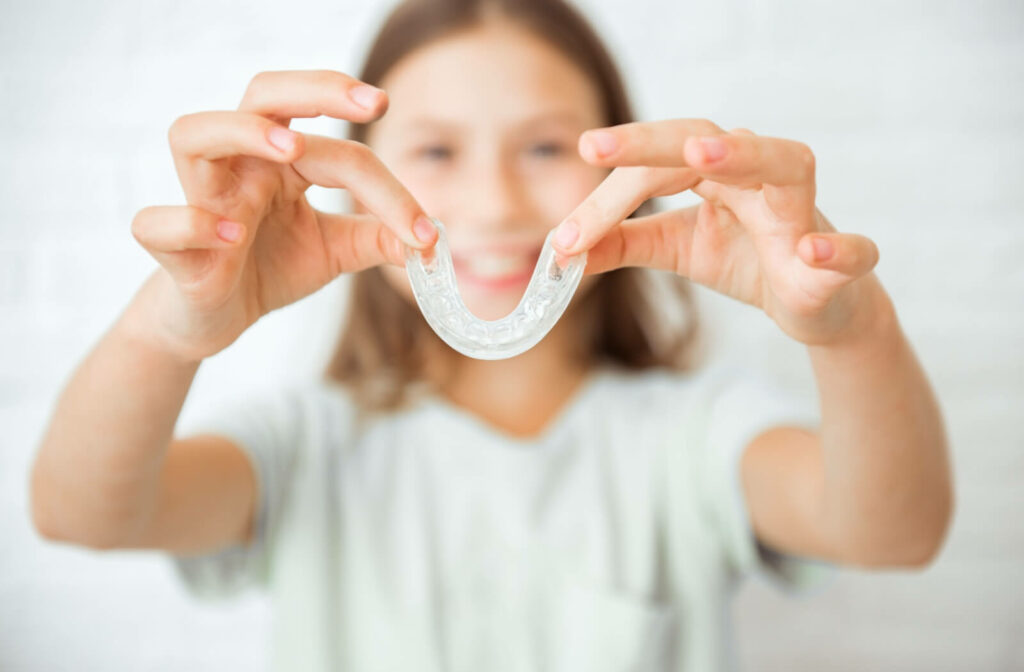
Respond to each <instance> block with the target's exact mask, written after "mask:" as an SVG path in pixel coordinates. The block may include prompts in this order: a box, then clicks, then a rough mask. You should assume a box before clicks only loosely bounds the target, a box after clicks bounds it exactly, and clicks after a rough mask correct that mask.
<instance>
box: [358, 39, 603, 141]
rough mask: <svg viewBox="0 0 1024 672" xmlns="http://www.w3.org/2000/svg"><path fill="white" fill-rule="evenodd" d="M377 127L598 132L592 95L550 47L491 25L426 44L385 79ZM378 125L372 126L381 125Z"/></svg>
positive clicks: (597, 112) (597, 104)
mask: <svg viewBox="0 0 1024 672" xmlns="http://www.w3.org/2000/svg"><path fill="white" fill-rule="evenodd" d="M381 86H382V87H383V88H384V89H385V90H386V91H387V92H388V97H389V101H390V103H389V106H388V112H387V114H385V115H384V117H383V119H381V121H380V122H378V124H379V125H382V126H389V127H393V128H394V127H402V126H408V125H415V124H421V123H422V122H423V120H425V119H429V120H433V121H435V122H440V123H451V124H458V125H474V126H480V125H496V126H499V127H507V126H512V125H516V124H520V123H523V122H524V121H526V120H529V119H536V118H539V117H549V118H553V119H561V120H562V121H570V122H571V121H572V120H575V121H576V122H577V123H578V124H580V125H583V126H586V127H591V126H599V125H601V105H600V98H599V96H598V93H597V90H596V87H595V86H594V84H593V83H592V82H591V80H590V79H589V78H588V77H587V75H585V74H584V73H583V71H582V70H581V69H580V68H579V67H578V66H576V64H575V63H573V62H572V60H571V59H569V58H568V57H566V56H565V55H563V54H562V52H561V51H559V50H558V49H557V48H556V47H555V46H553V45H551V44H549V43H548V42H547V41H545V40H544V39H542V38H540V37H538V36H536V35H535V34H533V33H531V32H530V31H528V30H526V29H524V28H521V27H519V26H516V25H515V24H513V23H511V22H509V21H507V20H506V21H490V22H487V23H484V24H482V25H480V26H477V27H474V28H472V29H468V30H465V31H460V32H458V33H455V34H453V35H451V36H448V37H445V38H442V39H439V40H436V41H434V42H431V43H429V44H427V45H425V46H424V47H422V48H420V49H418V50H416V51H414V52H412V53H411V54H409V55H408V56H406V57H405V58H403V59H402V60H401V61H399V63H398V64H397V65H396V66H395V67H394V68H393V69H392V70H391V71H390V72H389V73H388V74H387V76H386V77H385V78H384V80H383V81H382V82H381ZM378 124H375V125H378Z"/></svg>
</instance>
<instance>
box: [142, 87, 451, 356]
mask: <svg viewBox="0 0 1024 672" xmlns="http://www.w3.org/2000/svg"><path fill="white" fill-rule="evenodd" d="M386 108H387V100H386V95H385V94H384V92H383V91H380V90H379V89H376V88H374V87H371V86H368V85H365V84H363V83H362V82H359V81H358V80H355V79H353V78H351V77H349V76H347V75H344V74H342V73H340V72H332V71H294V72H288V71H282V72H264V73H260V74H258V75H256V77H254V78H253V79H252V81H251V82H250V84H249V86H248V88H247V90H246V92H245V95H244V97H243V100H242V102H241V105H239V108H238V110H237V111H212V112H198V113H195V114H188V115H185V116H183V117H180V118H178V119H177V120H176V121H175V122H174V124H173V125H172V126H171V128H170V132H169V134H168V137H169V141H170V145H171V150H172V154H173V157H174V164H175V167H176V169H177V173H178V178H179V180H180V182H181V185H182V187H183V188H184V191H185V197H186V200H187V202H188V205H187V206H160V207H148V208H145V209H143V210H141V211H140V212H139V213H138V214H137V215H136V217H135V219H134V221H133V222H132V234H133V235H134V236H135V238H136V239H137V240H138V241H139V243H141V244H142V246H143V247H145V248H146V250H147V251H148V252H149V253H150V254H151V255H152V256H153V257H154V258H155V259H156V260H157V262H159V263H160V265H161V267H162V268H160V269H158V270H157V271H156V272H155V273H154V274H153V276H151V278H150V279H149V280H148V281H147V284H146V286H145V291H144V292H143V293H144V294H145V296H144V297H139V298H138V301H139V302H142V303H144V304H146V305H145V306H144V309H141V310H142V312H141V313H134V312H133V315H138V314H141V315H143V316H144V317H142V318H141V319H143V321H144V322H146V323H147V325H152V327H154V328H155V330H156V333H157V335H158V338H159V340H160V341H161V343H162V344H163V345H165V346H167V347H169V348H171V349H172V350H173V351H174V352H175V353H177V354H179V355H181V356H182V357H183V358H186V359H190V360H198V359H202V358H203V357H207V356H209V355H212V354H214V353H216V352H218V351H220V350H222V349H223V348H225V347H227V346H228V345H230V344H231V343H232V342H234V341H235V339H237V338H238V336H239V335H240V334H241V333H242V332H243V331H244V330H245V329H246V328H248V327H249V326H250V325H251V324H253V323H254V322H255V321H256V320H257V319H259V318H260V317H261V316H263V315H264V314H266V313H268V312H270V311H271V310H274V309H276V308H280V307H282V306H285V305H287V304H289V303H292V302H294V301H297V300H298V299H300V298H302V297H304V296H306V295H308V294H310V293H312V292H314V291H315V290H317V289H319V288H320V287H322V286H324V285H325V284H327V283H328V282H329V281H330V280H332V279H333V278H335V277H336V276H337V275H338V274H340V273H343V272H352V271H358V270H361V269H363V268H367V267H369V266H374V265H377V264H381V263H385V262H389V263H394V264H399V265H401V264H403V263H404V257H403V250H402V246H401V242H404V243H405V244H407V245H410V246H412V247H416V248H420V249H424V248H428V247H429V246H430V245H433V243H434V241H435V240H436V232H435V231H434V228H433V226H432V225H431V224H430V222H429V221H428V220H426V217H425V215H424V213H423V211H422V209H421V208H420V206H419V204H418V203H417V202H416V200H415V199H414V198H413V197H412V195H411V194H409V192H408V191H407V190H406V189H405V188H404V187H403V186H402V185H401V184H400V183H399V182H398V180H397V179H396V178H395V177H394V176H393V175H392V174H391V173H390V172H389V171H388V170H387V169H386V168H385V167H384V165H383V164H382V163H381V161H380V160H379V159H378V158H377V157H376V156H375V155H374V154H373V153H371V152H370V150H369V149H367V147H366V146H365V145H363V144H361V143H357V142H352V141H348V140H338V139H334V138H327V137H322V136H317V135H306V134H302V133H297V132H295V131H292V130H290V129H288V124H289V123H290V122H291V119H292V118H295V117H315V116H318V115H321V114H323V115H327V116H330V117H334V118H337V119H347V120H349V121H355V122H367V121H372V120H373V119H375V118H377V117H379V116H380V115H381V114H383V112H384V110H385V109H386ZM312 184H318V185H321V186H324V187H344V188H347V189H348V190H349V191H350V192H351V193H352V195H353V196H354V197H355V198H356V199H357V200H358V201H359V202H360V203H361V204H362V205H363V206H364V207H365V208H366V210H368V211H369V212H370V213H371V214H367V215H333V214H327V213H323V212H319V211H317V210H315V209H314V208H313V207H312V206H310V204H309V202H308V201H307V200H306V196H305V192H306V189H308V188H309V186H310V185H312ZM420 220H422V221H420ZM417 222H419V223H418V224H417ZM414 225H415V226H416V230H417V231H424V232H425V235H424V238H423V240H424V241H426V242H423V241H421V240H419V239H418V238H417V237H416V235H414Z"/></svg>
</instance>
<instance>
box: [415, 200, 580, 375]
mask: <svg viewBox="0 0 1024 672" xmlns="http://www.w3.org/2000/svg"><path fill="white" fill-rule="evenodd" d="M431 221H432V222H433V223H434V226H435V227H436V228H437V234H438V236H437V243H435V245H434V248H433V254H432V255H431V256H430V258H429V259H426V260H424V258H423V255H422V254H421V253H420V251H419V250H417V249H415V248H412V247H408V246H406V248H405V271H406V273H407V274H408V275H409V282H410V284H411V285H412V293H413V295H414V296H415V297H416V303H417V304H419V307H420V310H421V311H423V317H425V318H426V320H427V323H428V324H429V325H430V326H431V328H433V330H434V331H435V332H437V335H438V336H440V337H441V338H442V340H444V342H445V343H447V344H448V345H450V346H451V347H452V348H454V349H455V350H457V351H459V352H461V353H462V354H464V355H466V356H468V357H474V358H476V359H505V358H508V357H515V356H516V355H518V354H520V353H522V352H525V351H527V350H529V349H530V348H532V347H533V346H535V345H536V344H537V343H538V342H540V340H541V339H542V338H544V336H545V335H546V334H547V333H548V332H549V331H550V330H551V327H553V326H554V325H555V322H557V321H558V318H559V317H561V316H562V313H563V312H565V309H566V307H567V306H568V305H569V300H570V299H572V295H573V293H574V292H575V291H576V288H577V287H578V286H579V284H580V279H581V278H582V277H583V268H584V266H586V265H587V253H586V252H582V253H580V254H577V255H575V256H573V257H570V258H569V259H568V260H567V262H566V266H565V267H564V268H560V267H559V266H558V263H557V262H556V261H555V250H554V248H553V247H551V236H552V235H553V234H554V230H552V231H551V232H550V233H548V236H547V238H545V239H544V246H543V247H542V248H541V251H540V259H538V260H537V265H536V267H534V269H533V276H532V277H531V278H530V283H529V284H528V285H527V287H526V292H525V293H524V294H523V298H522V299H521V300H520V301H519V305H518V306H516V308H515V310H513V311H512V312H511V313H509V314H508V315H506V316H505V317H503V318H501V319H498V320H481V319H480V318H478V317H477V316H476V315H474V314H473V313H471V312H469V309H468V308H466V304H465V303H463V301H462V296H460V295H459V289H458V286H457V285H456V283H455V269H454V268H453V266H452V255H451V251H450V250H449V249H448V238H447V236H446V235H445V230H444V226H443V225H442V224H441V222H440V221H439V220H437V219H433V220H431Z"/></svg>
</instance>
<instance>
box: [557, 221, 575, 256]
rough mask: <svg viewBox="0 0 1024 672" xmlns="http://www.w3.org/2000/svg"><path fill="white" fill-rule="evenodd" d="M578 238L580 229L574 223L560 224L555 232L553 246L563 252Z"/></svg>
mask: <svg viewBox="0 0 1024 672" xmlns="http://www.w3.org/2000/svg"><path fill="white" fill-rule="evenodd" d="M579 237H580V227H579V225H578V224H577V223H576V222H574V221H572V220H570V221H568V222H562V224H561V225H560V226H559V227H558V231H555V244H556V245H558V246H559V247H561V248H562V249H564V250H568V249H569V248H570V247H571V246H572V244H573V243H575V242H576V239H577V238H579Z"/></svg>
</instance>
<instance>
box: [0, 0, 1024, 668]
mask: <svg viewBox="0 0 1024 672" xmlns="http://www.w3.org/2000/svg"><path fill="white" fill-rule="evenodd" d="M363 4H364V3H355V2H344V1H335V2H326V1H322V2H306V3H301V6H298V3H290V4H289V5H282V4H281V3H267V2H250V3H244V4H243V3H230V2H225V1H223V0H219V1H211V0H203V1H202V2H198V1H196V0H193V1H191V2H170V1H168V0H164V1H161V2H146V3H129V2H122V3H117V2H112V1H105V2H98V1H97V2H92V3H84V2H71V1H67V2H54V1H52V0H49V1H39V2H34V3H32V4H29V3H23V4H20V5H17V6H15V5H12V4H8V5H6V6H5V7H4V9H3V10H0V11H2V19H0V56H2V58H0V149H2V152H0V353H2V354H0V669H3V670H7V671H21V670H43V669H45V670H108V669H147V670H149V669H153V670H163V669H167V670H172V669H174V670H177V669H191V670H233V669H239V670H241V669H247V670H253V669H255V670H259V669H264V667H265V663H264V657H263V653H264V651H263V644H262V641H263V639H264V637H265V635H266V633H267V629H268V625H269V613H268V610H267V605H266V603H265V601H264V600H263V598H262V597H260V596H257V595H252V596H250V597H248V598H246V599H243V600H241V601H239V602H238V603H235V604H231V605H221V606H217V607H211V606H202V605H197V604H194V603H191V602H190V601H189V600H188V598H187V597H185V596H184V595H183V594H182V592H181V590H180V588H179V586H178V585H177V584H176V583H175V582H174V580H173V577H172V575H171V574H170V572H169V570H168V567H167V565H166V563H165V561H164V560H163V559H161V558H160V557H158V556H156V555H153V554H147V553H140V552H116V553H106V554H102V553H96V552H90V551H85V550H79V549H73V548H70V547H62V546H59V545H55V544H46V543H43V542H41V541H40V540H39V539H38V538H37V537H36V535H35V534H34V532H33V531H32V529H31V528H30V526H29V517H28V512H27V494H26V475H27V469H28V465H29V463H30V460H31V457H32V452H33V450H34V449H35V446H36V442H37V440H38V438H39V436H40V434H41V432H42V429H43V427H44V425H45V423H46V420H47V417H48V414H49V412H50V410H51V405H52V403H53V401H54V400H55V396H56V394H57V393H58V391H59V389H60V387H61V386H62V384H63V383H64V381H65V380H66V378H67V376H68V375H70V372H71V371H72V369H73V368H74V366H75V365H76V364H77V363H78V362H79V361H80V359H81V358H82V357H83V356H84V354H85V353H86V352H87V351H88V349H90V348H91V347H92V346H93V344H94V343H95V341H96V340H97V339H98V338H99V337H100V336H101V335H102V333H103V332H104V331H105V329H106V328H107V327H108V326H109V325H110V324H111V323H112V321H113V320H114V319H115V318H116V317H117V315H118V314H119V312H120V310H121V309H122V308H123V306H124V305H125V304H126V302H127V301H128V299H129V298H130V297H131V295H132V294H133V293H134V291H135V290H136V288H137V287H138V286H139V284H140V283H141V282H142V280H143V279H144V277H145V276H146V275H148V273H149V272H150V271H151V269H152V268H153V267H154V263H155V262H153V261H152V259H151V258H150V257H149V256H148V255H147V254H146V253H145V252H144V251H143V250H142V248H141V247H139V246H138V245H137V243H136V242H135V241H134V239H133V238H132V236H131V234H130V230H129V226H130V223H131V220H132V217H133V215H134V213H135V212H136V211H138V210H139V209H140V208H142V207H144V206H146V205H150V204H170V203H180V202H181V201H182V196H181V191H180V188H179V187H178V184H177V182H176V179H175V176H174V171H173V168H172V165H171V161H170V156H169V152H168V150H167V146H166V131H167V128H168V126H169V125H170V124H171V122H172V121H173V120H174V119H175V118H176V117H177V116H179V115H181V114H184V113H187V112H191V111H198V110H201V109H215V108H219V109H230V108H233V107H235V106H236V105H237V103H238V100H239V98H240V96H241V94H242V92H243V91H244V89H245V86H246V84H247V82H248V79H249V78H250V77H251V76H252V75H253V74H255V73H256V72H258V71H260V70H265V69H284V68H334V69H341V70H349V71H353V70H355V68H356V67H357V64H358V62H359V60H360V54H361V49H362V47H363V46H364V45H365V43H366V41H367V40H368V39H369V36H370V31H371V29H372V26H373V25H374V22H375V21H376V20H377V19H378V18H379V16H380V14H381V11H382V8H380V7H371V8H366V7H364V6H363ZM583 6H584V7H585V9H586V10H587V11H588V12H589V13H590V15H591V16H592V17H593V18H594V20H595V22H596V23H597V25H598V26H599V27H600V28H601V29H602V31H603V33H604V34H605V36H606V37H607V39H608V40H609V42H610V43H611V44H612V45H613V46H614V47H615V49H616V50H617V52H618V54H619V56H620V59H621V62H622V65H623V67H624V69H625V71H626V72H627V73H628V75H629V79H630V85H631V88H632V90H633V93H634V94H635V96H636V100H637V102H638V107H639V110H640V112H641V113H642V116H644V117H645V118H662V117H707V118H710V119H712V120H714V121H716V122H717V123H719V124H720V125H721V126H723V127H725V128H732V127H736V126H745V127H748V128H751V129H753V130H754V131H756V132H758V133H760V134H764V135H775V136H782V137H790V138H795V139H799V140H802V141H804V142H806V143H808V144H809V145H810V146H811V147H812V149H813V150H814V151H815V153H816V155H817V158H818V172H819V175H818V179H819V207H821V209H822V210H823V211H824V212H825V213H826V214H827V215H828V216H829V218H830V219H831V221H832V222H833V223H834V224H835V225H836V226H837V227H838V228H839V229H840V230H848V231H854V232H859V233H863V234H866V235H868V236H871V237H872V238H873V239H874V240H875V241H876V242H877V243H878V245H879V248H880V249H881V261H880V264H879V267H878V273H879V275H880V277H881V278H882V280H883V282H884V283H885V285H886V287H887V288H888V290H889V292H890V293H891V294H892V296H893V297H894V298H895V300H896V303H897V306H898V309H899V313H900V316H901V319H902V323H903V326H904V328H905V330H906V332H907V333H908V334H909V336H910V338H911V340H912V341H913V343H914V345H915V347H916V349H917V352H918V353H919V355H920V357H921V359H922V361H923V363H924V365H925V367H926V369H927V370H928V372H929V374H930V376H931V378H932V380H933V381H934V383H935V385H936V387H937V390H938V393H939V396H940V398H941V402H942V404H943V407H944V409H945V410H946V413H947V421H948V427H949V432H950V436H951V439H952V442H953V450H954V453H955V455H954V459H955V464H956V469H957V487H958V509H957V513H956V519H955V522H954V526H953V530H952V533H951V535H950V538H949V540H948V543H947V545H946V547H945V549H944V551H943V553H942V555H941V557H940V558H939V560H938V562H937V563H935V564H934V565H933V566H932V567H930V568H929V569H928V570H927V571H925V572H923V573H905V572H880V573H868V572H858V571H848V572H844V573H843V575H842V576H841V578H840V579H839V580H838V581H837V582H835V583H834V584H833V585H832V586H831V587H829V588H828V589H827V590H825V591H823V592H821V593H818V594H816V595H813V596H810V597H807V598H802V599H792V598H787V597H785V596H783V595H780V594H779V593H777V592H775V591H774V590H773V589H771V588H770V587H768V586H765V585H761V584H759V583H757V582H752V583H750V584H749V585H747V586H746V587H745V589H744V590H743V592H742V594H741V596H740V598H739V600H738V602H737V604H736V613H737V618H738V624H739V635H738V639H739V646H740V654H741V655H740V657H741V659H742V660H743V662H744V663H745V669H747V670H802V669H829V670H864V669H880V670H882V669H884V670H911V669H913V670H918V669H931V670H1016V669H1024V637H1022V635H1024V562H1022V561H1024V526H1022V525H1021V523H1020V514H1021V511H1022V508H1024V488H1021V485H1020V481H1021V477H1022V475H1024V450H1022V449H1024V423H1022V422H1021V421H1020V415H1021V413H1022V412H1024V355H1022V352H1021V349H1022V345H1024V315H1022V311H1021V308H1022V307H1024V264H1022V263H1021V260H1022V259H1024V222H1022V217H1021V212H1024V188H1022V187H1024V184H1022V180H1024V166H1022V158H1021V157H1022V150H1024V143H1022V139H1024V87H1022V83H1024V7H1022V6H1021V5H1020V4H1019V3H1016V2H1011V1H1009V0H1005V1H1003V2H999V1H996V0H990V1H988V2H969V1H968V0H960V1H959V2H947V3H925V2H919V3H893V2H883V1H882V0H866V1H864V2H857V3H820V2H811V1H810V0H803V1H793V0H789V1H787V0H774V1H770V0H765V1H757V0H746V1H744V0H719V1H717V2H707V3H696V2H681V1H671V0H660V1H656V0H639V1H636V0H634V1H631V2H622V1H618V0H590V1H588V2H585V3H583ZM295 127H296V128H299V129H300V130H306V131H314V132H318V133H336V132H339V127H338V126H337V125H336V124H334V123H333V122H329V121H326V120H318V121H300V122H298V123H296V124H295ZM315 202H316V203H317V204H319V205H321V206H323V207H337V204H338V203H339V201H338V199H337V196H336V194H332V193H327V192H318V193H316V194H315ZM679 202H689V201H688V200H687V199H685V198H683V199H679ZM343 290H344V283H343V281H339V282H337V283H334V284H333V285H332V286H330V287H328V288H325V289H324V290H323V291H321V292H319V293H317V294H315V295H313V296H311V297H309V298H308V299H306V300H304V301H302V302H300V303H298V304H296V305H294V306H291V307H289V308H286V309H284V310H281V311H278V312H276V313H273V314H271V315H270V316H268V317H267V318H266V319H264V320H263V321H261V322H260V323H259V324H258V325H256V326H255V327H254V328H253V329H252V330H251V331H250V332H248V333H246V334H245V335H243V337H242V338H241V339H240V340H239V341H238V342H237V343H236V344H235V345H234V346H232V347H231V348H230V349H228V350H227V351H225V352H224V353H222V354H220V355H218V356H217V357H214V358H212V359H210V360H209V361H207V362H206V363H204V364H203V366H202V368H201V369H200V373H199V375H198V377H197V380H196V383H195V386H194V388H193V392H192V394H191V395H190V397H189V399H188V402H187V403H186V406H185V411H184V412H185V413H186V414H188V413H190V412H194V409H195V408H196V407H197V405H202V404H208V403H217V400H218V399H223V398H226V397H228V396H234V395H238V394H246V393H247V391H248V390H251V389H252V388H254V387H270V386H273V385H277V384H279V383H280V382H282V381H284V380H288V379H293V378H296V377H308V376H310V375H315V374H316V373H318V371H319V367H320V365H321V363H322V361H323V358H324V357H325V356H326V352H327V349H328V347H329V346H330V345H331V343H332V339H333V337H334V334H335V331H336V329H337V326H338V320H339V317H340V309H341V307H342V304H341V303H340V301H341V298H342V296H343ZM700 297H701V303H702V307H703V309H704V311H705V316H706V321H707V323H708V324H709V326H710V327H711V329H712V332H711V333H712V335H713V339H712V342H713V343H714V350H713V352H714V355H715V356H717V357H722V358H730V359H733V360H736V361H740V362H742V363H744V364H748V365H750V366H753V367H757V368H759V369H761V370H763V371H765V372H767V373H769V374H771V375H773V376H775V377H777V378H778V379H779V380H781V381H783V382H784V383H786V384H787V385H790V386H792V387H793V389H794V390H800V391H803V392H805V393H806V392H808V391H813V379H812V378H811V372H810V367H809V364H808V362H807V358H806V355H805V353H804V350H803V348H802V347H801V346H800V345H799V344H797V343H795V342H791V341H789V340H788V339H787V338H786V337H785V336H784V335H783V334H782V333H781V332H779V330H778V329H777V328H775V327H774V325H773V324H772V323H771V322H770V321H769V320H768V319H767V318H765V317H764V316H763V315H761V314H759V313H757V312H756V311H754V310H752V309H748V308H746V307H744V306H742V305H740V304H738V303H735V302H732V301H729V300H727V299H723V298H720V297H717V296H713V295H711V294H710V293H706V292H702V293H701V295H700ZM296 324H301V325H302V328H301V329H297V328H295V326H296ZM254 362H259V365H258V366H254V365H253V363H254Z"/></svg>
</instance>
